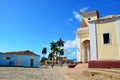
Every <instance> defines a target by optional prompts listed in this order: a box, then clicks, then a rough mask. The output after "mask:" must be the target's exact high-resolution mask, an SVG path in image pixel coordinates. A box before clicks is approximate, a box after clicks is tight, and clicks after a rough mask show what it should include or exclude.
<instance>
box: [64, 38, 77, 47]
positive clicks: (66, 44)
mask: <svg viewBox="0 0 120 80" xmlns="http://www.w3.org/2000/svg"><path fill="white" fill-rule="evenodd" d="M69 48H76V40H68V41H67V42H66V43H65V44H64V49H69Z"/></svg>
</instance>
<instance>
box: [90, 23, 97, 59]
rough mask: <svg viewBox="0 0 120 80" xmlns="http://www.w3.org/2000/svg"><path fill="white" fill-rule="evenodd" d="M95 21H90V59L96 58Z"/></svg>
mask: <svg viewBox="0 0 120 80" xmlns="http://www.w3.org/2000/svg"><path fill="white" fill-rule="evenodd" d="M95 27H96V26H95V23H90V54H91V55H90V57H91V58H90V60H97V50H96V47H97V46H96V29H95Z"/></svg>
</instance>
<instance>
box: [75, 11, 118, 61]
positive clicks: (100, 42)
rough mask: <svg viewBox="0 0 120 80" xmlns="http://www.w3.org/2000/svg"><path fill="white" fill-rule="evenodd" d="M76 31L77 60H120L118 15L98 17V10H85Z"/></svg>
mask: <svg viewBox="0 0 120 80" xmlns="http://www.w3.org/2000/svg"><path fill="white" fill-rule="evenodd" d="M80 15H81V16H82V24H81V26H80V28H79V29H78V30H77V31H76V40H77V61H78V62H83V63H85V62H88V61H90V60H120V15H111V16H106V17H104V18H99V14H98V11H96V10H95V11H91V12H85V13H81V14H80Z"/></svg>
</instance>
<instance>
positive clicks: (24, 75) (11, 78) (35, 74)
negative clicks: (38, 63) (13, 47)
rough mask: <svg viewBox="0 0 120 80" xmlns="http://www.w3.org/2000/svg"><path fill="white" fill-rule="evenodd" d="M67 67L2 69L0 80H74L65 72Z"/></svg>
mask: <svg viewBox="0 0 120 80" xmlns="http://www.w3.org/2000/svg"><path fill="white" fill-rule="evenodd" d="M64 70H65V67H64V68H63V67H61V68H60V67H55V68H54V69H52V68H51V67H50V66H48V67H41V68H21V67H0V80H72V79H70V78H69V77H68V76H67V75H66V74H65V72H64Z"/></svg>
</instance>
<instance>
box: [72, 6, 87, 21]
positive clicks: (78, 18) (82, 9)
mask: <svg viewBox="0 0 120 80" xmlns="http://www.w3.org/2000/svg"><path fill="white" fill-rule="evenodd" d="M88 9H89V7H88V6H87V7H83V8H81V9H80V11H73V15H74V17H75V19H77V20H78V21H80V22H81V21H82V17H81V16H80V13H81V12H86V11H87V10H88Z"/></svg>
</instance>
